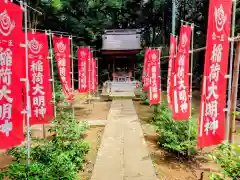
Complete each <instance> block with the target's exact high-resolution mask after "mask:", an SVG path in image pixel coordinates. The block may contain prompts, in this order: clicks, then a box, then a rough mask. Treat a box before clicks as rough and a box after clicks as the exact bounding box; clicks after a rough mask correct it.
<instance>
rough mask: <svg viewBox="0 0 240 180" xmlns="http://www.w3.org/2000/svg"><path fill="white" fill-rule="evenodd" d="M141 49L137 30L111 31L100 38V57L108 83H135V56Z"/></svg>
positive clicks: (139, 35) (107, 31)
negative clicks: (107, 74)
mask: <svg viewBox="0 0 240 180" xmlns="http://www.w3.org/2000/svg"><path fill="white" fill-rule="evenodd" d="M140 49H141V34H140V31H139V30H138V29H111V30H106V31H105V33H104V35H103V36H102V49H101V56H102V57H103V60H104V62H106V63H104V66H105V67H103V68H104V69H108V71H109V74H110V81H113V82H133V81H135V67H136V63H137V54H138V53H139V52H140Z"/></svg>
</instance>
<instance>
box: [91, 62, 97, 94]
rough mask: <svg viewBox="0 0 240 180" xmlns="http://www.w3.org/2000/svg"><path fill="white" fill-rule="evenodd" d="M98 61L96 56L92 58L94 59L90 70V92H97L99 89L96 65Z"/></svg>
mask: <svg viewBox="0 0 240 180" xmlns="http://www.w3.org/2000/svg"><path fill="white" fill-rule="evenodd" d="M96 62H97V60H96V58H93V59H92V61H91V62H90V67H91V68H90V69H91V70H90V72H91V79H92V80H91V85H90V87H91V88H90V92H96V90H97V73H96V71H97V68H96V67H97V66H96V64H97V63H96Z"/></svg>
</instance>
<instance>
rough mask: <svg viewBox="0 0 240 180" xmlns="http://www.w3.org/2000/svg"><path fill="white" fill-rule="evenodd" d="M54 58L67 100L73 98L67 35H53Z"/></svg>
mask: <svg viewBox="0 0 240 180" xmlns="http://www.w3.org/2000/svg"><path fill="white" fill-rule="evenodd" d="M53 45H54V52H55V58H56V61H57V67H58V74H59V76H60V81H61V83H62V87H63V91H64V94H65V96H67V99H68V100H72V99H73V98H74V94H73V90H72V87H71V75H70V69H71V65H70V39H69V38H67V37H57V36H53Z"/></svg>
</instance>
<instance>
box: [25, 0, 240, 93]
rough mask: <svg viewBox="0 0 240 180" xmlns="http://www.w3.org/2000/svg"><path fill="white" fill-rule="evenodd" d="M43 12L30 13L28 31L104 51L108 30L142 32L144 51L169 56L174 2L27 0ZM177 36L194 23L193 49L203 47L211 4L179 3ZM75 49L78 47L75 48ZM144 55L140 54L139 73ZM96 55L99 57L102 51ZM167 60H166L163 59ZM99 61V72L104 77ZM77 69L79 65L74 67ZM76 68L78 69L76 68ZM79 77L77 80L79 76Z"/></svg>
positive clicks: (199, 59) (197, 59)
mask: <svg viewBox="0 0 240 180" xmlns="http://www.w3.org/2000/svg"><path fill="white" fill-rule="evenodd" d="M26 1H27V3H28V4H29V5H31V6H33V7H35V8H36V9H38V10H40V11H42V12H43V15H42V16H41V15H39V14H37V13H35V12H33V11H30V13H29V14H30V15H29V19H30V20H29V28H39V29H51V30H55V31H65V32H69V34H72V35H75V36H78V37H79V38H74V43H75V45H76V46H79V45H90V46H92V47H94V49H97V50H99V49H100V48H101V43H102V39H101V36H102V34H103V32H104V30H105V29H110V28H139V29H141V30H142V47H145V46H162V47H163V56H165V55H168V46H169V35H170V33H171V20H172V0H26ZM176 1H177V2H176V6H177V12H176V18H177V19H176V34H179V29H180V20H181V19H182V20H185V21H188V22H194V23H195V25H196V27H195V31H194V48H199V47H204V46H205V42H206V31H207V21H208V5H209V0H176ZM239 15H240V3H239V2H238V4H237V12H236V16H237V18H236V25H237V26H236V33H238V32H239V31H240V26H239V23H238V22H240V18H239V17H240V16H239ZM76 46H75V47H76ZM143 53H144V52H142V53H141V54H139V64H140V66H139V73H141V68H140V67H141V63H142V61H143ZM95 55H97V56H100V54H99V51H96V53H95ZM163 60H164V59H163ZM102 63H104V60H102V59H101V58H100V59H99V72H100V73H102V69H101V64H102ZM167 63H168V61H167V59H165V61H162V67H161V69H162V79H163V81H162V83H163V84H166V77H167ZM203 63H204V51H201V52H198V53H195V54H194V77H193V80H194V82H193V86H196V87H197V88H199V87H200V86H199V84H200V80H201V74H202V72H203ZM75 65H76V66H77V63H75ZM76 68H77V67H76ZM76 77H77V76H76Z"/></svg>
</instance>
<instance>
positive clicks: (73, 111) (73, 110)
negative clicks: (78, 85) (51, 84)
mask: <svg viewBox="0 0 240 180" xmlns="http://www.w3.org/2000/svg"><path fill="white" fill-rule="evenodd" d="M70 40H71V60H72V91H73V95H74V67H73V65H74V63H73V61H74V59H73V38H72V36H70ZM72 113H73V119H74V118H75V109H74V106H73V105H72Z"/></svg>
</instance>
